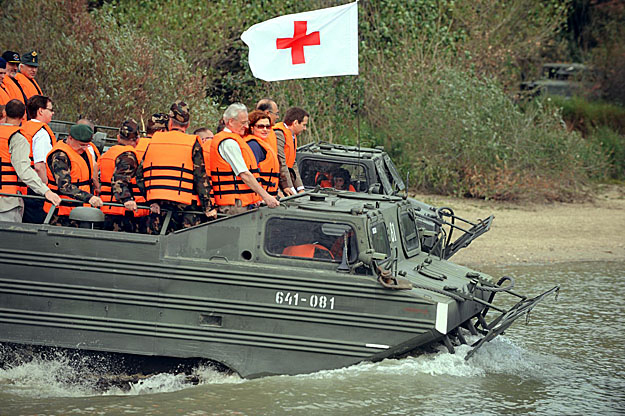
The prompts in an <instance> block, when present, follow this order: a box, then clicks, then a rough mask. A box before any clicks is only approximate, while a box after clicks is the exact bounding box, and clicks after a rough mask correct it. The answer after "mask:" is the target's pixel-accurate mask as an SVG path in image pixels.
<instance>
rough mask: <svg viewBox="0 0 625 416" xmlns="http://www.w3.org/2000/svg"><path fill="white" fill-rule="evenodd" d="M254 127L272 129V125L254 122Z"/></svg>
mask: <svg viewBox="0 0 625 416" xmlns="http://www.w3.org/2000/svg"><path fill="white" fill-rule="evenodd" d="M254 127H256V128H258V129H270V128H271V125H269V124H254Z"/></svg>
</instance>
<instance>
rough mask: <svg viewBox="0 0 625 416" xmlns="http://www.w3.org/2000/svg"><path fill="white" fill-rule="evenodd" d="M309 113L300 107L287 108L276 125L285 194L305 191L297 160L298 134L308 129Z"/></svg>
mask: <svg viewBox="0 0 625 416" xmlns="http://www.w3.org/2000/svg"><path fill="white" fill-rule="evenodd" d="M308 117H309V114H308V113H307V112H306V111H305V110H303V109H301V108H299V107H291V108H289V109H288V110H286V114H285V115H284V121H283V122H281V123H278V124H276V125H275V126H274V128H273V131H274V132H275V133H276V138H277V141H276V144H277V147H278V151H277V153H278V160H279V161H280V189H282V192H284V194H285V195H287V196H288V195H295V193H297V192H304V184H303V183H302V179H301V178H300V174H299V168H298V167H297V161H296V160H295V153H296V151H297V135H298V134H300V133H302V132H303V131H305V130H306V125H307V124H308Z"/></svg>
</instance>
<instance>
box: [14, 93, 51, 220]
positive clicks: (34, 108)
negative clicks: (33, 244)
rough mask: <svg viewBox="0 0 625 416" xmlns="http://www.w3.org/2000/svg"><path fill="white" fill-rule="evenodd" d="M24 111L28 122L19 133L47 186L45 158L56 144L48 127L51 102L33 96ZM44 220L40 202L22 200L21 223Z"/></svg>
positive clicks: (35, 167)
mask: <svg viewBox="0 0 625 416" xmlns="http://www.w3.org/2000/svg"><path fill="white" fill-rule="evenodd" d="M26 110H27V112H28V115H29V119H30V120H28V121H26V122H22V126H21V129H20V131H21V132H22V134H23V135H24V137H26V140H28V142H29V143H30V146H31V151H30V159H31V163H32V166H33V169H35V172H37V175H39V177H40V178H41V180H42V181H43V183H45V184H47V183H48V175H47V173H46V156H47V155H48V153H49V152H50V150H52V146H54V145H55V144H56V137H55V136H54V133H53V132H52V129H50V127H49V126H48V123H50V121H52V115H53V114H54V110H53V104H52V100H51V99H50V98H49V97H46V96H44V95H33V96H32V97H30V98H29V99H28V102H27V103H26ZM28 194H29V195H35V193H34V191H33V190H32V189H29V190H28ZM45 218H46V213H45V211H44V210H43V201H42V200H40V199H32V198H28V199H26V200H24V217H23V219H22V221H23V222H28V223H34V224H41V223H43V221H44V219H45Z"/></svg>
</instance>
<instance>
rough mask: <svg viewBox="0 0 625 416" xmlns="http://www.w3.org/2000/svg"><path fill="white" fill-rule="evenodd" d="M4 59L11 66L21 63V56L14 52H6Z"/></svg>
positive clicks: (3, 55)
mask: <svg viewBox="0 0 625 416" xmlns="http://www.w3.org/2000/svg"><path fill="white" fill-rule="evenodd" d="M2 58H3V59H4V60H5V61H7V62H8V63H10V64H19V63H20V54H19V53H17V52H13V51H4V53H3V54H2Z"/></svg>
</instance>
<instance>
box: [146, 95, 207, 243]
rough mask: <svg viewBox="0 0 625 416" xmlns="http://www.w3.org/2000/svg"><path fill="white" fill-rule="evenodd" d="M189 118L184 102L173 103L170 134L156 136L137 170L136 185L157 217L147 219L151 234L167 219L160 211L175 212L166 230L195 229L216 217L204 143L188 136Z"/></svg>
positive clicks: (164, 133)
mask: <svg viewBox="0 0 625 416" xmlns="http://www.w3.org/2000/svg"><path fill="white" fill-rule="evenodd" d="M189 118H190V116H189V108H188V107H187V104H186V103H185V102H184V101H181V100H178V101H176V102H175V103H173V104H172V105H171V109H170V111H169V121H168V129H169V131H165V132H157V133H154V136H152V138H151V139H150V145H149V146H148V149H147V151H146V152H145V155H144V157H143V161H142V162H141V163H140V164H139V167H138V169H137V185H138V186H139V189H141V190H142V191H144V194H145V195H146V199H147V200H148V201H149V203H150V204H151V205H150V207H151V209H152V211H153V213H154V214H155V215H150V216H149V218H148V226H147V231H148V233H149V234H156V233H158V232H159V230H160V228H161V224H162V221H163V220H164V218H165V213H162V214H161V210H167V211H172V212H173V214H172V217H171V221H170V224H169V227H168V230H167V231H175V230H178V229H181V228H188V227H192V226H195V225H197V224H200V223H201V222H202V221H205V220H206V219H207V218H214V217H216V215H217V212H216V211H215V210H214V209H213V207H212V204H211V201H210V192H211V184H210V180H209V178H208V175H207V174H206V166H205V162H204V155H203V152H202V144H201V143H200V139H199V138H198V137H197V136H194V135H190V134H186V133H185V132H186V130H187V128H188V127H189ZM189 211H195V212H189ZM197 211H202V212H203V214H198V213H197Z"/></svg>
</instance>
